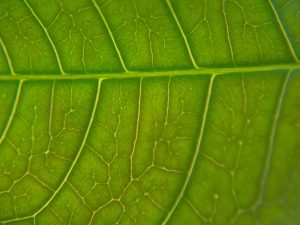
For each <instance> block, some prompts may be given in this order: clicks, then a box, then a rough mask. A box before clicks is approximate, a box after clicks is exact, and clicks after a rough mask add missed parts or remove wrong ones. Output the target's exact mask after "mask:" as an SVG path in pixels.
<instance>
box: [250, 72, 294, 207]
mask: <svg viewBox="0 0 300 225" xmlns="http://www.w3.org/2000/svg"><path fill="white" fill-rule="evenodd" d="M290 75H291V71H289V72H288V73H287V75H286V76H285V79H284V81H283V84H282V88H281V92H280V95H279V99H278V102H277V108H276V111H275V115H274V118H273V122H272V126H271V132H270V137H269V146H268V150H267V155H266V160H265V163H264V168H263V172H262V177H261V180H260V185H259V193H258V198H257V200H256V202H255V203H254V206H253V209H256V208H257V207H258V206H259V205H260V204H261V203H262V201H263V195H264V192H265V187H266V182H267V178H268V175H269V173H270V168H271V162H272V158H273V155H274V145H275V136H276V131H277V128H278V122H279V117H280V115H281V109H282V105H283V101H284V97H285V94H286V91H287V86H288V82H289V78H290Z"/></svg>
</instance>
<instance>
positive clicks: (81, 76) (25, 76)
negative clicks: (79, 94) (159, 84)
mask: <svg viewBox="0 0 300 225" xmlns="http://www.w3.org/2000/svg"><path fill="white" fill-rule="evenodd" d="M297 69H300V64H297V63H295V64H274V65H264V66H249V67H224V68H221V67H219V68H201V69H189V70H174V71H172V70H168V71H145V72H139V71H130V72H125V73H99V74H66V75H64V76H61V75H57V74H47V75H41V74H37V75H28V74H19V75H18V76H13V77H12V76H0V80H80V79H114V78H116V79H120V78H133V77H157V76H160V77H162V76H167V77H169V76H182V75H207V74H216V75H225V74H235V73H247V72H264V71H277V70H297Z"/></svg>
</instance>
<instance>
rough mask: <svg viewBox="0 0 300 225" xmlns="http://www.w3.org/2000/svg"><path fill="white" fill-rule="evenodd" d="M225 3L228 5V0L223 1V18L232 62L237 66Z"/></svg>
mask: <svg viewBox="0 0 300 225" xmlns="http://www.w3.org/2000/svg"><path fill="white" fill-rule="evenodd" d="M225 3H226V0H223V1H222V7H223V9H222V13H223V16H224V21H225V27H226V34H227V41H228V44H229V48H230V55H231V60H232V62H233V64H234V65H235V60H234V54H233V47H232V43H231V38H230V31H229V24H228V21H227V14H226V9H225Z"/></svg>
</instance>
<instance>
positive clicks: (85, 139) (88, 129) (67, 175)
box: [3, 79, 103, 223]
mask: <svg viewBox="0 0 300 225" xmlns="http://www.w3.org/2000/svg"><path fill="white" fill-rule="evenodd" d="M102 81H103V80H102V79H99V81H98V88H97V93H96V96H95V102H94V106H93V111H92V114H91V118H90V120H89V123H88V126H87V129H86V132H85V134H84V137H83V140H82V143H81V145H80V148H79V150H78V152H77V154H76V156H75V158H74V160H73V162H72V165H71V166H70V168H69V170H68V172H67V174H66V176H65V177H64V179H63V181H62V182H61V184H60V185H59V187H58V188H57V189H56V191H55V192H54V193H53V195H52V196H51V197H50V198H49V200H48V201H47V202H46V203H45V204H44V205H43V206H42V207H41V208H40V209H39V210H38V211H36V212H35V213H34V214H33V215H31V216H25V217H20V218H16V219H13V220H9V221H3V222H4V223H8V222H12V221H20V220H24V219H29V218H32V217H36V216H37V215H38V214H39V213H41V212H42V211H43V210H44V209H45V208H46V207H47V206H48V205H49V204H50V203H51V202H52V200H53V199H54V198H55V196H56V195H57V194H58V193H59V192H60V190H61V189H62V188H63V186H64V184H65V183H66V182H67V180H68V178H69V177H70V175H71V173H72V171H73V169H74V167H75V165H76V163H77V162H78V159H79V158H80V156H81V153H82V151H83V149H84V146H85V144H86V141H87V138H88V136H89V133H90V130H91V127H92V124H93V121H94V118H95V115H96V111H97V106H98V102H99V98H100V91H101V84H102Z"/></svg>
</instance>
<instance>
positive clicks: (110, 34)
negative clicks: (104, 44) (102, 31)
mask: <svg viewBox="0 0 300 225" xmlns="http://www.w3.org/2000/svg"><path fill="white" fill-rule="evenodd" d="M92 2H93V4H94V6H95V8H96V9H97V11H98V13H99V15H100V17H101V19H102V21H103V23H104V25H105V27H106V30H107V31H108V34H109V36H110V38H111V41H112V42H113V45H114V47H115V49H116V52H117V54H118V57H119V60H120V63H121V65H122V67H123V69H124V71H125V72H127V71H128V69H127V68H126V65H125V63H124V60H123V57H122V54H121V52H120V49H119V47H118V45H117V43H116V41H115V37H114V34H113V32H112V31H111V29H110V27H109V25H108V23H107V21H106V19H105V16H104V14H103V13H102V10H101V8H100V7H99V5H98V4H97V2H96V0H92Z"/></svg>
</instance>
